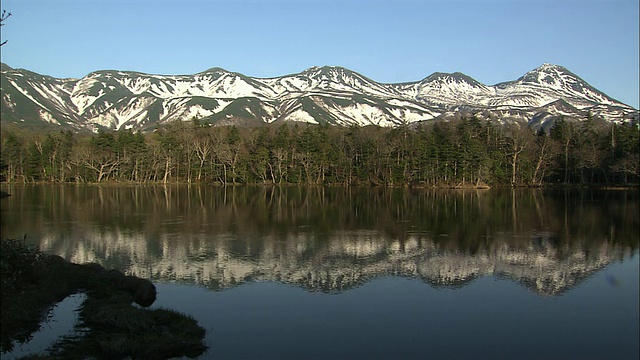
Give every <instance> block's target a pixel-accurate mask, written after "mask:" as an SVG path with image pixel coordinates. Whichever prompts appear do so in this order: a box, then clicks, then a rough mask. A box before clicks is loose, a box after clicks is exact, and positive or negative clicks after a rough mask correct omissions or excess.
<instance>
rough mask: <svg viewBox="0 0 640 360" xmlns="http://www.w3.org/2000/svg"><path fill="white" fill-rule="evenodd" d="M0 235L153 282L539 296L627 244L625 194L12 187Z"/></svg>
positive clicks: (633, 199)
mask: <svg viewBox="0 0 640 360" xmlns="http://www.w3.org/2000/svg"><path fill="white" fill-rule="evenodd" d="M9 191H10V192H11V193H12V194H13V196H12V197H10V198H9V199H7V200H3V201H2V237H3V238H6V237H22V234H28V239H31V240H32V241H34V242H35V241H37V242H38V244H39V246H40V248H41V249H42V250H44V251H46V252H48V253H54V254H57V255H60V256H62V257H64V258H66V259H68V260H71V261H74V262H79V263H84V262H91V261H93V262H98V263H100V264H102V265H104V266H105V267H114V268H118V269H120V270H124V271H126V272H128V273H130V274H133V275H136V276H140V277H145V278H152V279H155V280H161V281H177V282H187V283H197V284H202V285H205V286H207V287H209V288H211V289H216V290H218V289H225V288H229V287H233V286H236V285H238V284H240V283H243V282H247V281H251V280H260V281H279V282H283V283H288V284H296V285H299V286H302V287H304V288H306V289H308V290H310V291H322V292H340V291H344V290H346V289H349V288H353V287H355V286H358V285H360V284H362V283H365V282H368V281H370V280H372V279H374V278H378V277H383V276H390V275H391V276H402V277H413V278H418V279H420V280H422V281H424V282H426V283H428V284H430V285H432V286H435V287H459V286H463V285H466V284H468V283H470V282H472V281H473V280H474V279H477V278H479V277H483V276H487V275H490V276H496V277H503V278H508V279H512V280H514V281H516V282H518V283H520V284H522V285H523V286H526V287H527V288H529V289H531V290H533V291H535V292H536V293H539V294H542V295H556V294H559V293H562V292H564V291H567V290H569V289H571V288H572V287H574V286H576V284H578V283H580V282H581V281H582V280H583V279H585V278H587V277H589V276H590V275H592V274H593V273H595V272H597V271H598V270H600V269H602V268H604V267H606V266H607V265H609V264H611V263H613V262H616V261H623V260H624V259H625V258H628V257H630V256H632V254H634V253H635V252H636V250H637V249H638V237H637V235H638V232H639V224H638V222H639V220H638V213H639V208H638V194H637V192H636V191H599V192H598V191H542V190H511V189H508V190H492V191H465V192H458V191H433V190H407V189H376V188H373V189H357V188H348V189H344V188H319V187H318V188H306V187H302V188H299V187H284V188H277V187H275V188H252V187H230V188H219V187H208V186H168V187H162V186H117V187H115V186H114V187H109V186H100V187H99V186H27V187H20V186H14V187H11V188H9Z"/></svg>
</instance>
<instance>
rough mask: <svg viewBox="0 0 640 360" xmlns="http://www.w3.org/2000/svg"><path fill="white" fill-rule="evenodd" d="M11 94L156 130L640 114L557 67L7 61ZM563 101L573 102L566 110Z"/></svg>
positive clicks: (8, 104) (49, 115)
mask: <svg viewBox="0 0 640 360" xmlns="http://www.w3.org/2000/svg"><path fill="white" fill-rule="evenodd" d="M1 97H2V100H1V105H2V108H1V110H2V122H13V123H18V124H31V125H36V126H37V125H43V124H49V125H53V126H54V127H61V128H66V129H74V130H90V131H97V130H99V129H113V130H117V129H122V128H126V129H133V130H139V131H148V130H152V129H154V128H155V127H157V126H158V125H161V124H163V123H166V122H170V121H175V120H182V121H188V120H191V119H193V118H194V117H195V118H198V119H199V120H200V122H201V123H209V124H213V125H215V124H219V123H225V124H229V123H234V121H238V122H240V121H241V120H242V121H246V120H252V122H254V123H272V122H288V121H295V122H299V121H301V122H308V123H318V124H324V123H327V124H335V125H344V126H353V125H356V126H365V125H378V126H390V127H394V126H404V125H414V124H419V123H423V122H429V121H438V120H447V119H449V118H452V117H455V116H456V113H457V112H460V111H462V110H464V111H465V114H470V115H471V116H478V117H480V118H483V119H485V120H490V121H496V122H514V121H520V122H523V121H524V122H527V123H528V124H529V125H531V126H532V127H533V128H545V127H548V126H550V124H552V123H553V121H554V119H556V118H559V117H564V118H567V119H569V120H576V121H580V120H582V119H583V118H584V114H585V113H587V114H590V116H593V117H599V118H602V119H604V120H607V121H613V122H633V121H636V122H637V121H638V117H639V116H638V111H637V110H636V109H634V108H633V107H631V106H629V105H626V104H623V103H621V102H619V101H617V100H615V99H613V98H611V97H609V96H607V95H606V94H605V93H603V92H601V91H599V90H597V89H595V88H593V87H592V86H591V85H589V84H588V83H587V82H585V81H584V80H583V79H581V78H580V77H578V76H577V75H575V74H573V73H572V72H570V71H569V70H567V69H566V68H564V67H562V66H559V65H552V64H548V63H545V64H543V65H541V66H540V67H538V68H536V69H533V70H531V71H528V72H527V73H525V74H524V75H523V76H521V77H520V78H518V79H517V80H513V81H507V82H502V83H498V84H496V85H485V84H482V83H481V82H479V81H477V80H475V79H473V78H472V77H470V76H468V75H466V74H463V73H460V72H454V73H441V72H434V73H432V74H431V75H429V76H427V77H425V78H423V79H422V80H419V81H415V82H404V83H380V82H376V81H374V80H372V79H370V78H368V77H366V76H364V75H362V74H360V73H358V72H355V71H353V70H350V69H347V68H344V67H340V66H322V67H318V66H312V67H310V68H308V69H305V70H303V71H301V72H299V73H294V74H289V75H283V76H279V77H270V78H256V77H249V76H246V75H243V74H241V73H237V72H232V71H228V70H225V69H222V68H219V67H213V68H210V69H207V70H205V71H203V72H199V73H196V74H192V75H153V74H145V73H141V72H135V71H119V70H98V71H94V72H91V73H89V74H87V75H86V76H84V77H82V78H80V79H58V78H54V77H51V76H47V75H41V74H37V73H35V72H31V71H29V70H24V69H14V68H12V67H10V66H9V65H7V64H4V63H2V94H1ZM558 100H562V101H564V102H565V103H566V104H567V105H569V106H568V107H567V106H563V108H564V110H563V111H558V110H557V101H558ZM572 108H573V109H575V111H574V110H571V109H572ZM566 109H569V110H571V111H566ZM542 113H545V114H547V115H545V116H541V114H542ZM486 114H492V115H490V116H488V117H487V115H486ZM541 118H544V119H545V121H543V122H540V121H538V120H537V119H541Z"/></svg>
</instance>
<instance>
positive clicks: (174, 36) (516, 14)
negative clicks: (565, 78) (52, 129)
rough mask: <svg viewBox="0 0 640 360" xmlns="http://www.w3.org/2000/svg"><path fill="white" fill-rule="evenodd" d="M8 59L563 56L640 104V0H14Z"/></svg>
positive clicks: (374, 70) (163, 62) (507, 76)
mask: <svg viewBox="0 0 640 360" xmlns="http://www.w3.org/2000/svg"><path fill="white" fill-rule="evenodd" d="M1 4H2V9H6V10H7V11H9V12H11V13H12V14H13V16H12V17H11V18H9V19H8V20H7V21H6V22H5V26H3V27H2V40H3V41H4V40H8V43H7V44H6V45H4V46H3V47H2V62H4V63H6V64H8V65H9V66H11V67H15V68H25V69H28V70H32V71H35V72H38V73H41V74H46V75H51V76H54V77H76V78H79V77H82V76H84V75H86V74H88V73H90V72H91V71H95V70H104V69H117V70H133V71H140V72H146V73H154V74H167V75H170V74H193V73H197V72H200V71H203V70H206V69H209V68H212V67H222V68H225V69H227V70H230V71H235V72H239V73H242V74H245V75H248V76H253V77H274V76H281V75H287V74H292V73H297V72H300V71H302V70H304V69H306V68H308V67H310V66H313V65H317V66H322V65H338V66H344V67H346V68H349V69H351V70H354V71H356V72H359V73H360V74H362V75H365V76H367V77H369V78H371V79H373V80H376V81H379V82H385V83H396V82H407V81H418V80H421V79H423V78H425V77H426V76H428V75H429V74H431V73H433V72H436V71H440V72H455V71H460V72H463V73H465V74H467V75H469V76H471V77H473V78H474V79H476V80H478V81H480V82H482V83H484V84H487V85H493V84H496V83H499V82H503V81H509V80H515V79H517V78H518V77H520V76H522V75H523V74H524V73H525V72H527V71H529V70H531V69H534V68H536V67H538V66H540V65H541V64H542V63H545V62H547V63H552V64H558V65H562V66H565V67H566V68H568V69H569V70H570V71H572V72H573V73H575V74H576V75H578V76H580V77H582V78H583V79H584V80H586V81H587V82H589V83H590V84H591V85H592V86H594V87H596V88H597V89H599V90H601V91H603V92H605V93H606V94H608V95H609V96H611V97H613V98H615V99H617V100H620V101H622V102H624V103H627V104H629V105H632V106H633V107H635V108H638V107H639V106H638V103H639V94H638V83H639V80H638V79H639V72H638V67H639V65H638V43H639V36H638V31H639V30H638V29H639V24H638V17H639V15H638V14H639V10H638V0H446V1H445V0H384V1H381V0H343V1H337V0H262V1H258V0H235V1H232V0H228V1H223V0H219V1H216V0H213V1H205V0H182V1H177V0H174V1H164V0H137V1H134V0H113V1H106V0H56V1H51V0H2V3H1Z"/></svg>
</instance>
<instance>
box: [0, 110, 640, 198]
mask: <svg viewBox="0 0 640 360" xmlns="http://www.w3.org/2000/svg"><path fill="white" fill-rule="evenodd" d="M1 154H2V165H3V168H4V169H3V178H4V180H6V181H11V182H25V183H30V182H78V183H103V182H137V183H217V184H221V185H231V184H306V185H344V186H351V185H359V186H426V187H483V186H545V185H552V184H581V185H591V184H598V185H637V184H638V182H639V164H638V163H639V129H638V126H637V125H636V124H613V123H609V122H605V121H600V120H597V119H592V118H589V119H587V120H585V121H580V122H576V121H566V120H564V119H562V118H561V119H559V120H557V121H556V122H555V124H554V125H553V126H552V127H551V128H550V129H549V130H548V131H547V132H545V131H538V132H535V131H533V130H532V129H531V128H529V127H528V126H527V125H526V124H523V123H512V124H495V123H492V122H488V121H482V120H479V119H477V118H475V117H472V118H464V119H460V120H454V121H449V122H436V123H431V124H423V125H419V126H416V127H409V126H405V127H398V128H382V127H376V126H367V127H340V126H329V125H308V124H279V125H276V124H270V125H261V126H253V127H236V126H213V127H212V126H209V125H206V124H200V123H198V121H197V120H196V119H194V120H193V121H191V122H180V121H176V122H173V123H170V124H167V125H164V126H161V127H158V128H157V129H156V130H155V131H153V132H149V133H137V132H133V131H131V130H120V131H117V132H116V131H99V132H98V133H97V134H84V135H83V134H74V133H72V132H70V131H66V132H65V131H60V132H48V133H42V132H36V131H27V130H24V129H20V128H17V127H11V126H7V125H4V126H3V131H2V153H1Z"/></svg>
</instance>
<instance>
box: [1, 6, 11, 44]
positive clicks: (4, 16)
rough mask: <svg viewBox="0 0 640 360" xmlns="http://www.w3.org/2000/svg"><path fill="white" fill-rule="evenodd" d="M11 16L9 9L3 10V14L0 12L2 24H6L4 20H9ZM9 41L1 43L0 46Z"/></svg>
mask: <svg viewBox="0 0 640 360" xmlns="http://www.w3.org/2000/svg"><path fill="white" fill-rule="evenodd" d="M10 16H11V13H8V12H7V10H2V14H0V26H4V21H5V20H7V19H8V18H9V17H10ZM6 43H7V40H5V41H3V42H1V43H0V46H2V45H4V44H6Z"/></svg>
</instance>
